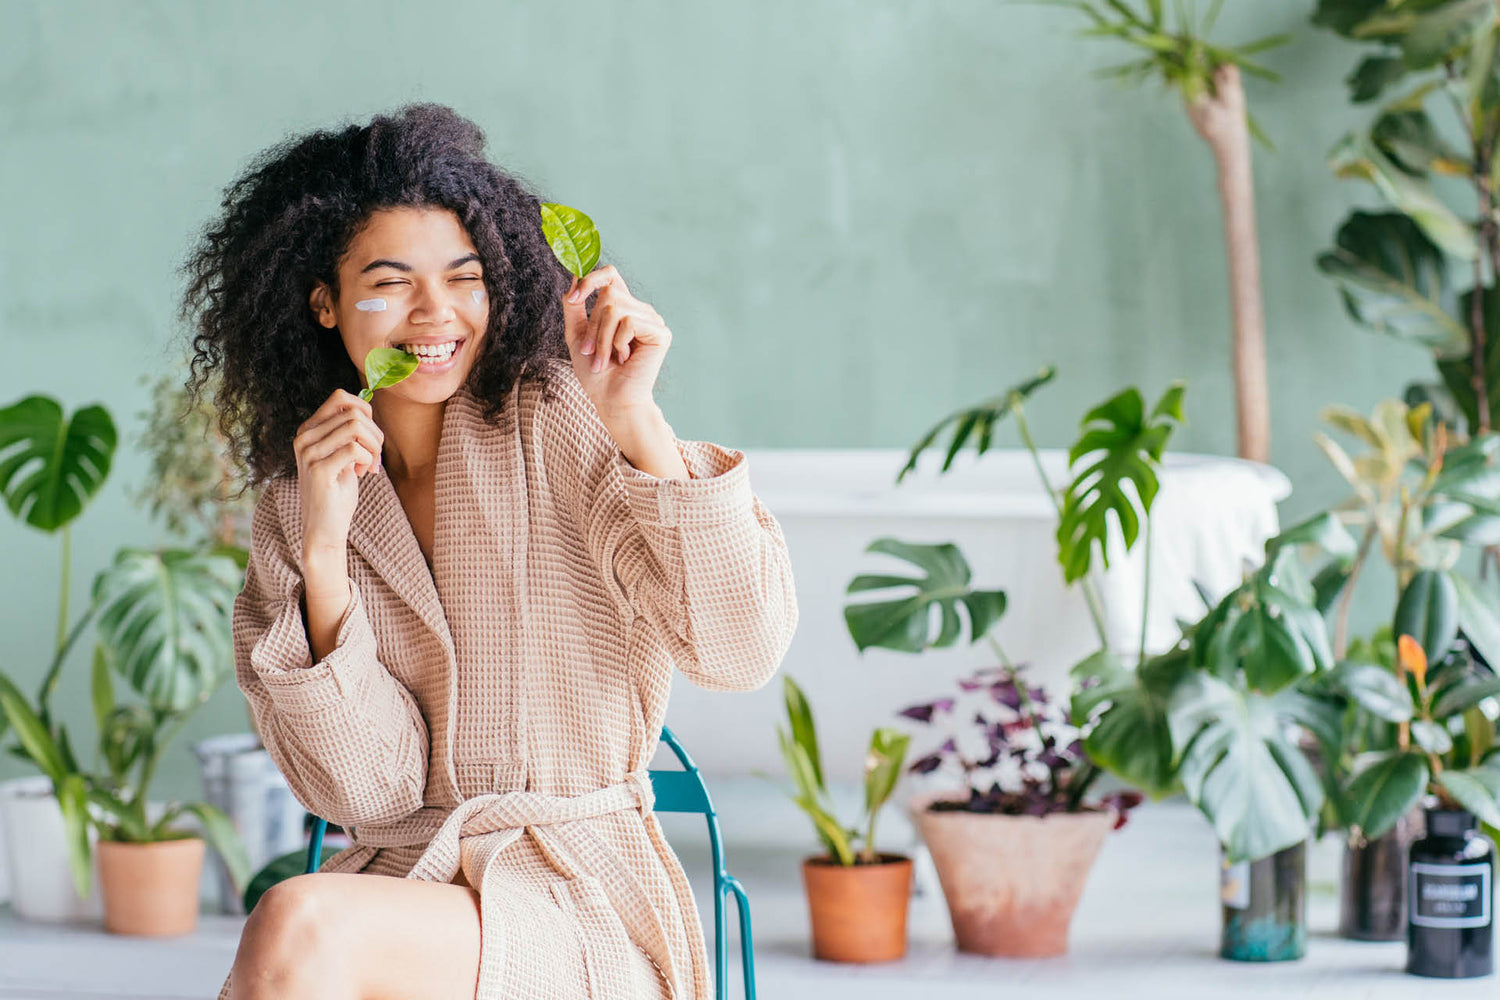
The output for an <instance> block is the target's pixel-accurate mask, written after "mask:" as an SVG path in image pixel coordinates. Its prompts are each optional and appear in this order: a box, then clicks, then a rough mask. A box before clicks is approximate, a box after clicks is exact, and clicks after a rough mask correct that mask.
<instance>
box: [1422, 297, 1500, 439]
mask: <svg viewBox="0 0 1500 1000" xmlns="http://www.w3.org/2000/svg"><path fill="white" fill-rule="evenodd" d="M1473 294H1474V293H1473V291H1472V290H1470V291H1467V292H1464V293H1463V294H1461V295H1459V297H1458V315H1459V316H1462V317H1468V316H1470V315H1471V311H1472V304H1473ZM1481 303H1482V304H1481V306H1480V310H1481V313H1482V316H1483V319H1484V329H1485V342H1484V381H1485V386H1486V395H1487V402H1488V404H1489V411H1490V425H1491V426H1492V427H1500V346H1497V341H1500V290H1497V289H1495V288H1486V289H1485V290H1484V296H1483V298H1482V299H1481ZM1437 369H1438V374H1439V375H1440V376H1442V379H1443V385H1444V386H1445V387H1446V388H1447V389H1448V391H1449V392H1450V393H1451V394H1452V395H1453V401H1454V402H1455V403H1457V404H1458V408H1459V410H1460V412H1462V413H1463V415H1464V421H1465V422H1466V423H1467V424H1468V426H1469V427H1470V428H1477V427H1478V426H1479V408H1478V401H1477V399H1476V397H1475V395H1474V384H1473V379H1472V376H1473V372H1474V364H1473V357H1472V354H1471V352H1470V351H1468V350H1467V349H1465V351H1463V352H1462V353H1458V354H1454V355H1451V356H1439V357H1438V359H1437Z"/></svg>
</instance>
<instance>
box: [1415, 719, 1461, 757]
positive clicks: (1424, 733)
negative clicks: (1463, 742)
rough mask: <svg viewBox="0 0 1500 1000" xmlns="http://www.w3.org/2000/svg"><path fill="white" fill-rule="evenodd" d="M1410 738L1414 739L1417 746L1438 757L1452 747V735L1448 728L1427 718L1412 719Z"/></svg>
mask: <svg viewBox="0 0 1500 1000" xmlns="http://www.w3.org/2000/svg"><path fill="white" fill-rule="evenodd" d="M1411 738H1412V739H1413V740H1415V741H1416V744H1417V746H1419V747H1421V748H1422V749H1423V750H1426V751H1427V752H1428V753H1432V754H1437V755H1438V756H1439V757H1441V756H1442V755H1443V754H1445V753H1447V752H1448V751H1449V750H1452V749H1453V737H1452V736H1451V735H1450V734H1449V733H1448V730H1447V729H1445V728H1444V727H1443V726H1442V725H1441V724H1439V723H1437V722H1432V721H1430V720H1428V719H1415V720H1413V721H1412V724H1411Z"/></svg>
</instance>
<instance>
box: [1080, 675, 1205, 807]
mask: <svg viewBox="0 0 1500 1000" xmlns="http://www.w3.org/2000/svg"><path fill="white" fill-rule="evenodd" d="M1189 666H1190V664H1189V662H1188V653H1187V650H1186V649H1179V650H1173V651H1171V652H1168V653H1165V654H1163V655H1161V656H1158V657H1153V658H1152V659H1149V660H1146V661H1145V662H1144V663H1142V664H1141V665H1140V667H1139V668H1138V669H1136V670H1131V669H1129V668H1127V667H1126V666H1125V665H1124V664H1122V663H1121V662H1120V661H1119V658H1118V657H1116V656H1115V655H1114V654H1113V653H1111V652H1110V651H1109V650H1107V649H1105V650H1100V651H1099V652H1097V653H1095V654H1093V655H1092V656H1090V657H1089V658H1088V659H1086V660H1084V661H1083V662H1082V663H1079V664H1078V665H1077V666H1075V667H1074V668H1073V672H1072V673H1073V680H1074V688H1073V698H1072V704H1071V706H1070V711H1071V714H1072V717H1073V724H1074V725H1075V726H1077V727H1079V729H1081V730H1083V732H1084V738H1083V748H1084V752H1085V753H1086V754H1087V755H1088V758H1089V760H1091V761H1093V762H1094V763H1095V764H1097V765H1099V766H1100V767H1102V768H1104V769H1105V770H1106V771H1108V772H1109V773H1110V774H1113V775H1115V776H1116V777H1118V778H1119V779H1121V780H1122V781H1124V782H1126V783H1128V784H1131V785H1134V786H1135V787H1136V788H1139V789H1140V790H1141V791H1143V792H1145V793H1146V794H1148V795H1150V796H1151V797H1152V798H1157V799H1160V798H1164V797H1166V796H1168V795H1171V794H1173V793H1175V792H1177V791H1178V790H1179V787H1180V786H1179V784H1178V781H1177V769H1176V761H1175V759H1174V758H1175V754H1174V753H1173V750H1172V732H1171V728H1170V727H1169V726H1168V724H1167V709H1168V706H1169V705H1170V703H1171V696H1172V689H1173V687H1174V686H1175V685H1176V684H1177V683H1178V681H1180V680H1181V679H1182V677H1183V676H1185V671H1186V670H1187V669H1188V668H1189Z"/></svg>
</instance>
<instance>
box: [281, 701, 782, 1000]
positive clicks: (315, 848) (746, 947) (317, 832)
mask: <svg viewBox="0 0 1500 1000" xmlns="http://www.w3.org/2000/svg"><path fill="white" fill-rule="evenodd" d="M661 741H662V742H663V743H665V744H666V745H667V746H668V747H669V748H671V751H672V753H673V755H675V756H676V757H677V760H678V762H679V763H680V764H681V765H682V770H680V771H662V770H652V771H649V772H648V773H649V774H650V776H651V791H652V793H653V794H654V795H655V797H656V805H655V807H654V808H655V811H656V812H666V813H699V814H701V815H702V816H703V817H704V819H705V820H707V821H708V842H709V846H710V847H711V848H712V849H713V865H714V992H715V996H716V997H717V998H718V1000H729V928H728V927H727V926H726V923H725V920H724V909H725V905H726V903H727V902H728V898H729V895H730V894H731V893H733V894H734V901H735V904H736V906H737V907H738V909H739V918H740V959H741V965H742V966H743V970H744V975H745V1000H755V943H754V939H753V938H752V936H751V931H750V898H749V897H748V896H746V895H745V887H744V886H742V885H740V880H739V879H737V878H735V877H734V876H733V875H731V874H729V872H728V871H726V870H725V868H724V839H723V837H722V836H721V835H720V833H719V815H718V813H716V812H714V804H713V800H712V799H710V798H709V797H708V786H707V785H706V784H704V782H703V774H702V773H701V772H700V771H699V770H698V765H697V764H694V763H693V758H692V757H689V756H688V752H687V751H686V750H685V749H683V746H682V744H681V743H680V742H678V739H677V737H676V735H675V734H673V732H672V730H670V729H668V728H667V727H665V726H663V727H662V730H661ZM327 829H328V821H327V820H324V819H318V820H316V821H315V822H314V823H313V830H312V840H311V841H310V842H309V843H308V845H307V871H308V873H309V874H311V873H312V872H316V871H317V870H318V859H319V858H320V857H322V854H323V834H324V832H326V831H327Z"/></svg>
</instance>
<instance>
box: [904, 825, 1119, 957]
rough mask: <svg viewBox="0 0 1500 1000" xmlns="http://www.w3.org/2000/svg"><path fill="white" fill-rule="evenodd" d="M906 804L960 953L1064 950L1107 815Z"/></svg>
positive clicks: (1039, 953) (1101, 842)
mask: <svg viewBox="0 0 1500 1000" xmlns="http://www.w3.org/2000/svg"><path fill="white" fill-rule="evenodd" d="M944 798H949V797H948V796H939V797H936V798H926V799H922V800H918V801H917V802H914V803H913V804H912V809H911V812H912V819H913V821H914V822H915V823H916V826H917V829H918V830H919V831H920V832H921V834H922V839H923V840H924V841H925V842H926V844H927V848H928V850H930V851H931V852H932V862H933V865H934V866H935V867H936V868H937V873H938V881H939V882H941V883H942V886H943V896H944V897H945V898H946V899H947V901H948V915H949V916H950V917H951V918H952V919H953V936H954V938H955V939H956V940H957V942H958V950H959V951H968V952H974V953H976V954H980V955H1003V956H1007V957H1011V958H1044V957H1047V956H1051V955H1061V954H1064V953H1065V952H1066V951H1067V950H1068V926H1069V925H1070V924H1071V923H1072V922H1073V911H1074V910H1075V909H1076V908H1077V906H1078V900H1079V898H1080V897H1081V896H1082V895H1083V886H1084V883H1085V882H1087V881H1088V877H1089V871H1090V869H1091V868H1092V867H1093V865H1094V859H1095V858H1096V857H1097V856H1098V854H1099V848H1100V847H1102V846H1103V845H1104V838H1105V837H1107V836H1109V832H1110V830H1112V829H1114V825H1115V814H1114V813H1113V812H1112V811H1108V810H1105V811H1098V812H1079V813H1053V814H1051V815H1049V816H1045V817H1037V816H1003V815H998V814H991V813H973V812H965V811H961V810H942V811H938V812H933V811H931V810H930V809H928V808H927V807H928V806H929V805H930V804H932V803H934V802H937V801H941V800H942V799H944Z"/></svg>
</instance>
